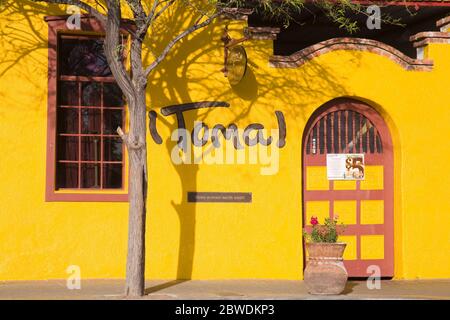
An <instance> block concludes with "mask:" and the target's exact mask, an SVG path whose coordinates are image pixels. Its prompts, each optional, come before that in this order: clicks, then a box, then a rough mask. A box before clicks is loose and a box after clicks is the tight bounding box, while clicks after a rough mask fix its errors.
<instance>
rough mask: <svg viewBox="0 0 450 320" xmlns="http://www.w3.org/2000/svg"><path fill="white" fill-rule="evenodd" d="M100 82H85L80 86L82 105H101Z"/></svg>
mask: <svg viewBox="0 0 450 320" xmlns="http://www.w3.org/2000/svg"><path fill="white" fill-rule="evenodd" d="M101 89H102V87H101V83H98V82H85V83H83V84H82V86H81V105H82V106H96V107H100V106H101Z"/></svg>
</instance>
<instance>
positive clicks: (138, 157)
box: [125, 88, 147, 296]
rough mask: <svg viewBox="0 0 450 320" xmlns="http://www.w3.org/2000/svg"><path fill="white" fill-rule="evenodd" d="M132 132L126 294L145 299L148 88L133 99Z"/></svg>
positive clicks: (130, 140)
mask: <svg viewBox="0 0 450 320" xmlns="http://www.w3.org/2000/svg"><path fill="white" fill-rule="evenodd" d="M130 100H131V101H130V130H131V131H130V132H129V134H128V137H127V140H128V143H126V145H127V149H128V161H129V176H128V181H129V182H128V193H129V217H128V219H129V222H128V256H127V269H126V285H125V294H126V295H128V296H142V295H144V290H145V277H144V274H145V273H144V271H145V220H146V219H145V218H146V199H147V152H146V142H145V140H146V122H145V121H146V117H145V113H146V106H145V88H143V89H138V90H137V92H136V94H135V95H134V99H130Z"/></svg>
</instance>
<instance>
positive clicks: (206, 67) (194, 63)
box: [0, 0, 359, 293]
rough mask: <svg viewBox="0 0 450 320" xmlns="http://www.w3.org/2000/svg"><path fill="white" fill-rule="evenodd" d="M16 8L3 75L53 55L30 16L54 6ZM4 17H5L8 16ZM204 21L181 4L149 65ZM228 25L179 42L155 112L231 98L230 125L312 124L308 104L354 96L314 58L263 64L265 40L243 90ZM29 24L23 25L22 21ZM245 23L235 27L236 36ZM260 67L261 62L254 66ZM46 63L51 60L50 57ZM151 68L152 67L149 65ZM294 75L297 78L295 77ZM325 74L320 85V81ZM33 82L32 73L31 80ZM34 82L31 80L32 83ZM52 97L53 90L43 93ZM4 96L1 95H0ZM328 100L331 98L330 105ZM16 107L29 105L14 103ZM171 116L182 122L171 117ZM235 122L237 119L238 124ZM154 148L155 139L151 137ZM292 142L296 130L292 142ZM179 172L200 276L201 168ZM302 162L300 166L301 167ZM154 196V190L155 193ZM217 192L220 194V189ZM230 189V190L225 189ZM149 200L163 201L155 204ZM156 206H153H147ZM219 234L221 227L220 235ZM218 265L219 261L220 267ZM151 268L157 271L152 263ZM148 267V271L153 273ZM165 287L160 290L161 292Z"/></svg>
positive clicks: (189, 247)
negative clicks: (276, 120)
mask: <svg viewBox="0 0 450 320" xmlns="http://www.w3.org/2000/svg"><path fill="white" fill-rule="evenodd" d="M7 4H8V6H4V7H3V8H1V9H0V10H1V11H0V13H1V14H2V15H6V19H9V20H10V21H11V23H10V24H9V25H8V22H6V24H5V25H6V26H7V28H4V29H2V30H1V32H0V41H2V42H3V41H8V42H10V43H12V45H13V48H14V54H6V55H3V56H2V57H0V76H3V75H5V74H6V73H8V72H10V71H12V69H14V66H15V65H16V64H17V63H20V61H21V59H24V58H25V57H27V56H28V55H30V54H33V53H36V52H38V53H39V54H46V52H44V51H43V50H47V46H48V44H47V29H46V27H42V26H40V27H39V28H36V27H35V26H34V25H33V24H32V23H31V20H30V19H29V17H30V15H36V14H39V15H42V17H43V16H44V15H49V14H50V12H49V11H48V7H47V6H46V5H42V4H36V3H34V2H31V1H25V0H23V1H17V2H14V1H8V2H7ZM51 14H61V15H64V14H66V13H65V12H64V11H57V10H56V9H55V10H52V12H51ZM21 16H23V17H24V18H25V20H26V21H27V23H26V28H25V30H24V29H18V28H16V26H17V25H19V20H17V19H19V18H20V17H21ZM2 19H3V17H2ZM196 19H197V16H196V15H195V14H193V13H192V12H191V11H190V10H188V9H186V7H183V6H178V7H175V8H174V9H173V10H169V11H168V14H167V15H166V16H164V17H160V18H159V22H158V25H157V26H155V28H154V29H153V30H152V31H151V33H150V34H149V36H148V37H147V39H146V41H145V45H146V48H147V50H146V51H145V49H144V51H145V54H144V61H145V62H151V61H152V60H153V58H154V56H155V55H157V54H158V53H160V52H161V51H162V49H163V48H164V46H165V44H167V43H168V42H169V41H170V40H171V39H172V35H173V34H178V33H179V32H180V30H182V29H183V26H185V25H186V24H187V23H188V21H191V22H193V21H195V20H196ZM226 23H227V21H223V20H217V21H216V22H214V23H213V24H212V25H211V26H209V27H207V28H205V29H202V30H201V31H198V32H197V33H195V34H193V35H191V36H190V37H189V39H188V40H186V39H185V40H183V41H181V42H180V43H178V44H177V45H176V46H175V48H174V50H173V51H172V54H171V55H169V56H168V57H167V59H166V60H165V61H164V62H163V63H162V64H161V65H160V66H159V67H158V68H157V69H155V71H154V72H153V73H152V74H151V76H150V78H149V82H148V98H149V99H150V103H149V104H148V110H147V111H150V110H159V109H160V108H162V107H165V106H168V105H175V104H181V103H187V102H197V101H202V100H214V101H226V102H230V104H231V106H232V107H231V108H226V110H225V109H224V112H226V113H227V115H228V116H227V117H226V118H227V119H228V123H223V125H225V126H228V125H229V124H230V123H236V122H239V121H240V120H243V119H245V121H248V122H249V123H250V122H255V121H252V117H255V114H254V113H252V110H254V109H255V108H256V109H257V110H258V112H261V113H264V114H271V115H273V114H274V112H275V111H276V110H278V109H279V107H280V106H281V105H283V106H284V108H283V111H284V112H285V117H286V118H291V119H301V120H302V121H303V122H306V120H307V119H306V118H307V117H308V114H309V112H308V111H307V107H308V106H310V101H312V100H316V101H322V100H324V99H327V98H326V96H327V93H328V92H334V93H340V94H341V95H345V94H346V90H345V88H344V87H343V86H341V85H340V84H339V83H342V79H340V78H338V77H337V76H336V75H335V74H334V73H333V72H332V71H331V70H329V69H328V68H327V67H325V66H323V65H321V64H319V63H317V62H316V61H314V60H312V61H309V62H308V63H307V67H305V68H303V67H302V68H301V70H299V71H298V72H295V73H294V72H292V70H289V71H286V73H285V72H284V71H283V70H281V69H275V68H273V69H267V68H263V67H262V66H261V63H260V62H258V61H263V62H262V63H265V64H267V63H268V61H267V58H268V52H267V50H268V49H267V48H268V47H267V46H266V47H264V46H260V44H261V42H260V41H254V42H253V41H251V40H249V41H246V42H245V43H244V44H243V45H244V47H245V48H246V50H247V51H248V52H249V53H251V55H250V56H249V66H248V70H247V72H246V74H245V76H244V79H243V80H242V81H241V82H240V83H239V84H238V85H235V86H231V85H230V84H229V82H228V81H227V79H226V78H224V76H223V74H222V73H221V71H220V70H221V69H222V67H223V43H222V42H221V39H220V38H221V36H222V33H223V30H224V27H225V24H226ZM20 25H21V24H20ZM233 28H238V27H237V26H230V31H232V30H233ZM253 60H254V61H256V62H254V61H253ZM358 60H359V57H358V55H357V53H355V57H354V61H352V63H358ZM42 61H43V60H42V59H37V60H36V63H39V68H40V70H41V72H43V70H45V72H47V65H46V63H45V65H43V63H42ZM45 61H46V60H45ZM146 64H148V63H146ZM288 73H289V75H287V74H288ZM318 77H320V81H318ZM24 78H25V79H27V75H24ZM30 81H31V80H30ZM291 91H296V92H302V94H303V95H304V96H305V97H308V99H307V100H305V101H292V97H291V95H290V94H289V93H290V92H291ZM42 95H46V91H44V92H42ZM0 98H1V96H0ZM324 102H325V101H324ZM10 107H23V106H16V105H12V106H10ZM39 107H40V108H46V107H47V106H46V105H43V104H40V105H39ZM211 112H212V109H197V110H191V111H188V112H185V120H186V126H187V128H188V129H189V130H192V125H193V123H192V121H193V120H197V121H205V119H207V117H208V115H209V114H210V113H211ZM170 117H174V115H171V116H170ZM230 119H231V120H230ZM158 123H160V124H161V123H162V125H163V126H164V127H165V129H167V130H165V131H169V132H173V131H174V130H175V129H176V128H177V123H176V121H167V119H164V117H162V116H161V115H160V114H158ZM148 141H149V143H153V141H152V140H151V139H150V138H148ZM176 143H177V142H176V141H172V140H171V139H170V137H163V144H162V145H161V146H163V147H164V148H165V152H167V153H168V154H170V153H171V152H172V150H173V148H175V146H176ZM287 143H289V128H288V138H287ZM157 147H158V146H157ZM152 158H153V155H152V154H149V167H150V170H151V166H152ZM172 165H173V170H174V172H176V174H177V176H178V183H179V186H180V190H181V197H180V198H179V199H176V198H173V199H171V206H172V208H173V209H174V211H175V212H176V214H177V217H178V221H179V228H180V231H179V239H178V240H179V247H178V262H177V263H178V264H177V272H176V278H177V279H178V280H181V279H191V278H192V276H193V271H194V270H193V267H194V257H195V247H196V243H195V239H196V213H197V205H196V204H195V203H189V202H188V201H187V194H188V192H190V191H197V188H198V181H197V180H198V173H199V169H200V168H199V165H197V164H186V165H175V164H173V163H172ZM299 165H300V164H299ZM214 179H229V177H214ZM149 188H153V189H154V190H158V189H160V186H159V185H158V181H153V180H152V177H151V176H149ZM150 191H151V190H149V194H151V193H152V192H150ZM215 191H216V190H215ZM217 191H226V190H217ZM148 201H149V202H150V201H157V200H156V199H148ZM147 207H148V208H151V206H150V205H148V206H147ZM154 214H160V213H158V212H155V213H154V212H151V211H150V210H149V211H148V220H149V225H150V226H152V227H151V228H150V229H149V230H150V231H151V230H152V229H155V230H157V229H159V226H153V223H154V222H153V221H154V219H152V216H153V215H154ZM212 231H213V230H212ZM212 265H214V262H212ZM149 268H150V269H151V268H152V266H151V265H150V266H149ZM147 270H148V269H147ZM178 280H177V281H172V282H168V283H167V284H166V285H159V286H157V287H152V288H147V291H146V292H147V293H151V292H155V291H157V290H159V289H162V288H166V287H168V286H170V285H175V284H178V283H180V281H178ZM158 288H159V289H158Z"/></svg>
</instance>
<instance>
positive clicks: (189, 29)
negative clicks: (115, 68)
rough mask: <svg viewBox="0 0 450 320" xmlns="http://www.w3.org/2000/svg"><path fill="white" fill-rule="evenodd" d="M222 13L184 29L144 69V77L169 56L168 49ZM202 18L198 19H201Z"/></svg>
mask: <svg viewBox="0 0 450 320" xmlns="http://www.w3.org/2000/svg"><path fill="white" fill-rule="evenodd" d="M221 13H222V12H216V13H215V14H213V15H212V16H210V17H209V18H208V19H206V20H205V21H203V22H202V23H198V22H197V23H196V24H194V25H193V26H191V27H190V28H188V29H186V30H185V31H183V32H182V33H180V34H179V35H178V36H176V37H175V38H173V39H172V40H171V41H170V42H169V43H168V44H167V46H166V47H165V48H164V50H163V51H162V53H161V54H160V55H159V56H158V58H156V59H155V61H153V62H152V63H151V64H150V65H149V66H148V67H147V68H146V69H145V73H144V74H145V76H146V77H148V75H149V74H150V72H152V70H153V69H155V68H156V67H157V66H158V65H159V64H160V63H161V62H162V61H163V60H164V58H165V57H166V56H167V55H168V54H169V52H170V49H172V48H173V46H174V45H175V44H176V43H177V42H178V41H180V40H181V39H183V38H185V37H186V36H188V35H190V34H191V33H193V32H195V31H197V30H198V29H201V28H203V27H205V26H207V25H209V24H210V23H211V22H212V21H213V20H214V19H215V18H216V17H218V16H219V15H220V14H221ZM201 18H202V17H200V19H201Z"/></svg>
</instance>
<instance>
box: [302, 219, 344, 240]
mask: <svg viewBox="0 0 450 320" xmlns="http://www.w3.org/2000/svg"><path fill="white" fill-rule="evenodd" d="M314 220H315V222H316V223H317V224H313V226H312V230H311V232H310V233H308V232H307V231H306V230H303V236H304V237H305V239H306V240H307V241H308V242H326V243H335V242H337V240H338V237H339V234H340V233H342V232H343V231H344V228H345V226H344V225H343V224H342V223H341V225H339V226H338V225H337V218H335V219H330V218H325V223H324V224H323V225H320V224H319V223H318V222H317V219H316V218H312V219H311V222H313V221H314ZM338 229H341V230H338Z"/></svg>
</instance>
